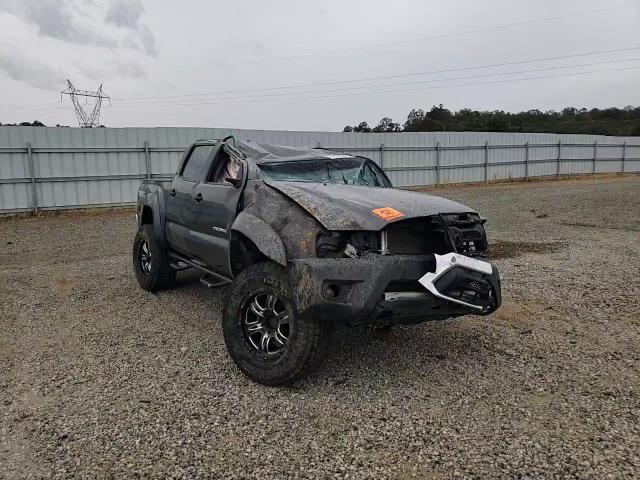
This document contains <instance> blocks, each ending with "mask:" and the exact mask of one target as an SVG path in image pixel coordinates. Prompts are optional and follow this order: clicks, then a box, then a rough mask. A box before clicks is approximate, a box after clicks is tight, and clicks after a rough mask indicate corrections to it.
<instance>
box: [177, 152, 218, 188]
mask: <svg viewBox="0 0 640 480" xmlns="http://www.w3.org/2000/svg"><path fill="white" fill-rule="evenodd" d="M214 147H215V145H197V146H196V147H195V148H194V149H193V150H191V154H190V155H189V158H187V161H186V163H185V165H184V167H182V172H181V173H180V176H181V177H182V178H183V179H184V180H186V181H187V182H197V181H198V180H200V179H202V177H203V176H204V173H205V171H206V169H207V167H208V160H209V156H210V155H211V152H212V151H213V149H214Z"/></svg>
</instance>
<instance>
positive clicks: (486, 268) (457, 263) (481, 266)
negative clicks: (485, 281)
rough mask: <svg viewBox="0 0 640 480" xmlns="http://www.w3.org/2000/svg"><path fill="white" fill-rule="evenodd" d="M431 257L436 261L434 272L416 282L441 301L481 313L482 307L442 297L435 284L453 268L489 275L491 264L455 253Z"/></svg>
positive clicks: (426, 274) (491, 270)
mask: <svg viewBox="0 0 640 480" xmlns="http://www.w3.org/2000/svg"><path fill="white" fill-rule="evenodd" d="M433 256H434V257H435V259H436V271H435V272H427V273H425V274H424V275H423V276H422V277H421V278H420V279H419V280H418V281H419V282H420V284H421V285H422V286H423V287H424V288H426V289H427V290H429V292H431V293H432V294H433V295H435V296H436V297H438V298H442V299H443V300H447V301H449V302H453V303H457V304H459V305H464V306H465V307H469V308H473V309H474V310H478V311H482V310H483V307H480V306H478V305H473V304H472V303H467V302H463V301H462V300H458V299H457V298H451V297H447V296H446V295H443V294H442V293H440V292H439V291H438V289H437V288H436V286H435V282H436V281H437V280H438V279H439V278H440V277H441V276H442V275H444V274H445V273H447V272H448V271H449V270H451V269H452V268H454V267H462V268H466V269H468V270H473V271H475V272H480V273H484V274H486V275H491V274H492V273H493V267H492V266H491V264H490V263H489V262H484V261H482V260H478V259H475V258H471V257H465V256H464V255H459V254H457V253H447V254H446V255H436V254H434V255H433Z"/></svg>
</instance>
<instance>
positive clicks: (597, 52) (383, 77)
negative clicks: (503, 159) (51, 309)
mask: <svg viewBox="0 0 640 480" xmlns="http://www.w3.org/2000/svg"><path fill="white" fill-rule="evenodd" d="M639 49H640V46H635V47H626V48H615V49H611V50H594V51H591V52H582V53H574V54H570V55H557V56H553V57H542V58H533V59H528V60H516V61H511V62H502V63H489V64H485V65H473V66H468V67H457V68H447V69H440V70H431V71H426V72H412V73H401V74H395V75H381V76H376V77H364V78H354V79H347V80H332V81H326V82H314V83H303V84H294V85H282V86H279V87H265V88H253V89H246V90H218V91H213V92H199V93H185V94H182V95H164V96H162V95H158V96H148V97H121V98H120V100H155V99H165V98H183V97H203V96H207V95H224V94H232V93H252V92H266V91H271V90H285V89H291V88H306V87H315V86H322V85H338V84H345V83H356V82H368V81H373V80H387V79H392V78H403V77H416V76H422V75H433V74H437V73H448V72H461V71H465V70H479V69H482V68H496V67H506V66H511V65H522V64H527V63H537V62H545V61H551V60H562V59H567V58H574V57H585V56H591V55H602V54H608V53H619V52H627V51H631V50H639Z"/></svg>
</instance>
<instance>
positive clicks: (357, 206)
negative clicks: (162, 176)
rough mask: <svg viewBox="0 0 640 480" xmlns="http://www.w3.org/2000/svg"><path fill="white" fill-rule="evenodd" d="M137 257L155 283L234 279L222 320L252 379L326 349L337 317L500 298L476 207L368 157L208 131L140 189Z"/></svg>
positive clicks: (300, 367) (140, 271) (138, 267)
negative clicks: (393, 178) (194, 277)
mask: <svg viewBox="0 0 640 480" xmlns="http://www.w3.org/2000/svg"><path fill="white" fill-rule="evenodd" d="M136 216H137V222H138V233H137V234H136V237H135V240H134V245H133V266H134V269H135V274H136V277H137V279H138V282H139V284H140V286H141V287H142V288H143V289H145V290H148V291H156V290H160V289H163V288H169V287H171V286H172V285H173V283H174V282H175V279H176V273H177V272H179V271H181V270H186V269H195V270H197V271H200V272H201V273H202V279H201V281H202V283H204V284H205V285H206V286H208V287H218V286H224V285H229V288H228V294H227V298H226V301H225V305H224V312H223V333H224V339H225V343H226V345H227V349H228V351H229V354H230V355H231V358H232V359H233V361H234V362H235V363H236V364H237V366H238V367H239V368H240V370H242V371H243V372H244V373H245V374H247V375H248V376H249V377H250V378H252V379H253V380H255V381H257V382H260V383H264V384H269V385H282V384H287V383H291V382H294V381H296V380H298V379H300V378H302V377H303V376H304V375H306V374H308V373H309V372H310V371H312V370H313V369H314V368H315V367H316V366H317V365H318V364H319V363H320V362H321V361H322V360H323V358H324V357H325V356H326V354H327V352H328V349H329V344H330V338H331V332H332V330H333V327H334V325H335V324H337V323H342V324H346V325H363V324H365V325H373V326H376V327H382V328H385V327H389V326H392V325H397V324H416V323H420V322H423V321H426V320H443V319H447V318H452V317H459V316H462V315H467V314H475V315H487V314H490V313H492V312H494V311H495V310H496V309H497V308H498V307H499V306H500V302H501V292H500V280H499V275H498V272H497V270H496V268H495V266H493V265H492V264H491V263H489V262H488V261H486V259H485V257H486V253H487V248H488V245H487V237H486V234H485V230H484V223H485V221H484V219H482V218H481V217H480V215H478V214H477V213H476V212H474V211H473V210H472V209H471V208H469V207H466V206H464V205H461V204H459V203H456V202H453V201H450V200H447V199H443V198H439V197H435V196H431V195H426V194H422V193H416V192H410V191H406V190H399V189H395V188H393V186H392V185H391V182H390V181H389V179H388V178H387V176H386V175H385V173H384V172H383V171H382V170H381V169H380V168H379V167H378V166H377V165H376V164H375V163H374V162H372V161H371V160H369V159H367V158H363V157H354V156H350V155H346V154H338V153H336V152H333V151H328V150H320V149H312V148H299V147H285V146H276V145H265V144H256V143H252V142H236V141H235V139H233V138H232V137H227V138H225V139H222V140H202V141H198V142H196V143H194V144H193V145H191V146H190V147H189V148H188V149H187V151H186V152H185V154H184V156H183V158H182V160H181V161H180V164H179V166H178V170H177V172H176V174H175V176H174V177H173V179H172V180H171V181H170V182H158V181H153V180H148V181H145V182H143V183H142V185H141V186H140V190H139V192H138V205H137V214H136Z"/></svg>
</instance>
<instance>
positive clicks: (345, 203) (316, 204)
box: [264, 179, 475, 230]
mask: <svg viewBox="0 0 640 480" xmlns="http://www.w3.org/2000/svg"><path fill="white" fill-rule="evenodd" d="M264 182H265V183H266V184H267V185H269V186H271V187H273V188H275V189H276V190H278V191H279V192H281V193H283V194H284V195H286V196H287V197H289V198H290V199H291V200H293V201H294V202H296V203H297V204H298V205H300V206H301V207H302V208H303V209H305V210H306V211H307V212H308V213H309V214H311V215H312V216H313V217H314V218H315V219H316V220H318V222H320V223H321V224H322V226H323V227H324V228H326V229H327V230H381V229H382V228H384V226H385V225H388V224H389V223H392V222H397V221H401V220H406V219H408V218H415V217H426V216H429V215H435V214H438V213H471V212H473V213H475V212H474V210H473V209H471V208H469V207H467V206H465V205H462V204H461V203H457V202H454V201H452V200H447V199H446V198H441V197H435V196H433V195H427V194H425V193H418V192H410V191H407V190H399V189H395V188H377V187H363V186H356V185H341V184H336V183H328V184H323V183H311V182H290V181H275V180H268V179H265V180H264ZM387 208H391V209H393V210H378V212H379V214H376V213H374V211H373V210H377V209H387ZM399 213H400V214H402V215H399ZM385 218H386V219H385Z"/></svg>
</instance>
